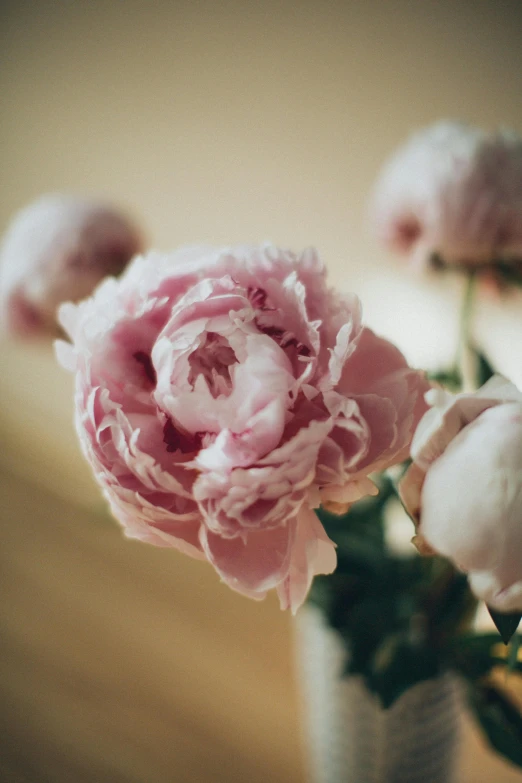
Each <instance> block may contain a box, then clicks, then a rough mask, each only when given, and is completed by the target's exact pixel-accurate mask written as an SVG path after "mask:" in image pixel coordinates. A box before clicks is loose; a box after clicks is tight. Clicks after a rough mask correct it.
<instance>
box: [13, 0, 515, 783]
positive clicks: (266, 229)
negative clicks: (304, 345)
mask: <svg viewBox="0 0 522 783" xmlns="http://www.w3.org/2000/svg"><path fill="white" fill-rule="evenodd" d="M521 32H522V25H521V6H520V2H519V0H503V2H501V3H499V2H498V0H497V1H496V2H494V0H475V2H473V3H466V2H462V3H455V2H452V0H441V1H440V2H431V0H430V1H429V2H426V3H419V2H417V1H416V0H397V2H394V3H385V2H381V0H368V1H367V2H365V3H362V2H357V0H346V2H337V0H323V1H322V2H313V1H312V0H305V1H304V2H303V3H299V4H294V3H285V2H283V3H281V2H275V0H274V1H273V2H271V1H269V2H266V3H254V2H250V0H246V2H242V3H239V2H238V0H225V2H223V3H211V2H206V1H205V0H203V2H201V3H194V2H191V3H189V2H188V1H187V2H185V0H179V1H177V2H170V1H168V0H163V1H162V0H156V1H155V2H151V3H141V2H139V1H138V0H126V1H125V3H122V2H117V0H99V2H96V3H81V2H70V0H39V2H38V3H21V2H19V0H4V2H2V3H1V4H0V50H1V52H2V68H1V69H0V93H1V95H2V123H1V124H0V143H1V145H0V149H1V151H2V152H1V161H0V163H1V176H2V188H1V189H0V222H1V226H2V227H3V226H5V225H6V223H7V220H8V218H9V217H10V215H11V214H12V213H13V212H14V211H15V210H16V209H18V208H20V207H21V206H23V205H24V204H25V203H27V202H28V201H30V200H31V199H33V198H35V197H37V196H38V195H39V194H41V193H42V192H46V191H52V190H72V191H80V192H88V193H95V194H102V195H103V196H105V197H107V198H110V199H113V200H115V201H116V202H118V203H123V204H126V205H127V206H128V207H129V208H130V209H131V210H132V211H133V212H134V213H135V214H136V215H137V217H138V218H140V219H141V220H142V222H143V224H144V226H145V228H146V230H147V231H148V234H149V238H150V242H151V244H153V245H155V246H157V247H160V248H168V247H173V246H176V245H178V244H181V243H187V242H201V241H209V242H213V243H233V242H237V241H254V242H255V241H263V240H265V239H267V238H269V239H271V240H273V241H274V242H277V243H281V244H283V245H286V246H291V247H294V248H296V249H298V248H301V247H304V246H306V245H307V244H315V245H317V246H318V248H319V250H320V252H321V254H322V256H323V257H324V259H325V261H326V262H327V264H328V266H329V269H330V273H331V279H332V281H333V282H334V283H335V284H336V285H338V286H339V287H342V288H343V289H344V290H355V291H357V292H359V293H360V294H361V296H362V298H363V303H364V309H365V313H366V317H367V320H368V321H369V322H370V323H371V324H373V325H374V326H376V327H377V328H378V329H379V331H381V332H384V333H385V334H388V335H389V336H391V337H393V338H394V339H395V340H396V341H397V342H398V343H399V344H400V345H401V347H402V348H403V349H404V350H405V352H406V353H407V355H408V357H409V358H410V359H411V361H412V362H414V363H416V364H418V365H422V366H428V365H430V366H433V365H435V364H437V363H438V362H439V361H442V360H444V359H447V358H448V356H451V353H452V351H453V344H454V338H455V331H456V327H457V315H456V313H457V310H456V307H457V303H458V291H457V290H456V287H455V286H453V285H448V286H446V284H444V283H441V284H437V285H435V284H433V283H428V282H422V281H413V280H412V279H410V278H409V276H408V275H407V274H405V273H401V272H398V271H394V270H393V267H392V266H391V265H389V263H388V265H387V260H386V259H385V257H384V255H383V253H382V252H381V251H380V250H379V249H378V248H377V247H376V246H375V243H374V242H373V241H372V239H371V237H370V235H369V232H368V229H367V219H366V204H367V199H368V195H369V192H370V190H371V186H372V183H373V180H374V177H375V175H376V172H377V170H378V168H379V166H380V164H381V162H382V160H383V158H384V156H385V155H387V154H388V153H389V152H390V151H391V150H392V149H393V148H394V146H395V145H396V144H398V143H399V142H400V141H402V139H403V138H404V137H405V135H406V134H408V133H409V132H410V131H411V130H412V129H414V128H416V127H419V126H422V125H423V124H426V123H429V122H432V121H434V120H436V119H438V118H439V117H447V116H449V117H462V118H464V119H468V120H470V121H472V122H476V123H478V124H481V125H483V126H485V127H492V126H495V125H497V124H499V123H503V124H506V125H511V126H514V127H516V128H518V130H519V131H522V104H521V103H520V96H519V92H520V78H521V76H522V54H521V52H522V50H521V48H520V43H519V42H520V33H521ZM521 329H522V307H521V305H520V300H519V299H513V300H511V301H509V302H508V301H502V302H499V301H494V300H489V301H484V302H482V303H481V304H480V307H479V308H478V310H477V313H476V330H477V336H479V337H480V339H481V341H482V342H483V343H484V344H485V345H487V348H488V353H489V355H490V357H491V358H492V359H493V360H494V361H495V363H496V364H497V366H498V367H499V368H500V369H502V370H503V371H504V372H505V373H507V374H508V375H510V376H511V377H512V378H513V379H514V380H516V381H517V382H519V383H522V341H521V340H520V334H521ZM71 400H72V394H71V379H70V378H69V377H68V376H67V375H66V374H65V373H64V372H63V371H61V370H59V369H57V368H56V365H55V363H54V359H53V356H52V351H51V349H50V348H49V347H48V346H45V345H39V346H38V345H28V346H23V345H16V344H12V343H9V342H6V341H4V342H3V343H0V444H1V447H0V493H1V502H0V525H1V536H2V547H1V549H0V579H1V591H0V639H1V641H0V692H1V696H2V700H1V701H2V707H1V711H0V783H236V781H237V783H243V781H249V783H265V782H266V781H270V783H272V782H273V783H283V782H284V783H303V781H304V766H303V763H302V753H301V743H300V739H299V727H298V707H297V692H296V686H295V679H294V670H293V665H292V661H293V648H292V626H291V618H290V617H289V616H288V615H285V614H283V613H281V612H280V611H279V608H278V606H277V605H276V602H275V601H274V600H272V599H269V600H267V601H266V602H264V603H261V604H257V603H254V602H251V601H248V600H247V599H244V598H241V597H240V596H237V595H235V594H234V593H232V592H231V591H230V590H228V589H227V588H225V587H223V586H222V585H221V584H220V583H219V581H218V579H217V577H216V576H215V575H214V574H213V572H212V571H211V569H210V568H207V567H206V566H205V564H202V563H198V562H194V561H191V560H189V559H188V558H184V557H183V556H181V555H179V554H178V553H176V552H169V551H166V550H158V549H154V548H152V547H148V546H145V545H141V544H138V543H135V542H129V541H126V540H125V539H124V538H123V537H122V536H121V533H120V531H119V529H118V527H117V526H116V525H115V524H114V523H112V522H111V521H110V520H109V519H108V517H107V516H106V514H105V511H104V507H103V504H102V503H101V501H100V499H99V495H98V492H97V490H96V489H95V488H94V486H93V483H92V480H91V478H90V475H89V472H88V470H87V467H86V466H85V465H84V463H83V460H82V457H81V455H80V453H79V450H78V446H77V443H76V439H75V435H74V432H73V428H72V424H71V420H72V408H71ZM492 780H495V781H496V783H512V782H513V783H515V781H522V773H520V772H519V771H514V770H512V769H511V768H510V767H509V766H508V765H507V764H504V763H503V762H501V761H499V760H498V759H496V758H494V757H493V756H492V755H491V754H490V753H489V752H488V751H487V750H486V749H485V747H484V745H483V743H482V741H481V739H480V738H479V737H478V735H477V734H476V733H475V732H474V730H473V729H472V728H471V727H470V725H469V724H466V729H465V741H464V743H463V758H462V764H461V775H460V780H459V783H486V782H487V783H490V781H492Z"/></svg>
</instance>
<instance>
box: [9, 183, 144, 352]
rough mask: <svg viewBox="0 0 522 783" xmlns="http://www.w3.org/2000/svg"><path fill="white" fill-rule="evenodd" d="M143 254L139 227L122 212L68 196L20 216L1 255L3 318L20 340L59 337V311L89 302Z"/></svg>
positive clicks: (50, 199) (42, 201) (38, 204)
mask: <svg viewBox="0 0 522 783" xmlns="http://www.w3.org/2000/svg"><path fill="white" fill-rule="evenodd" d="M142 249H143V245H142V237H141V235H140V233H139V231H138V230H137V229H136V227H135V226H134V225H133V224H132V223H131V222H130V220H129V219H128V218H126V217H125V216H124V215H122V214H121V213H120V212H119V211H117V210H115V209H113V208H111V207H109V206H107V205H105V204H102V203H99V202H97V201H87V200H82V199H79V198H73V197H70V196H64V195H47V196H43V197H42V198H40V199H39V200H38V201H36V202H34V203H33V204H31V205H30V206H28V207H26V208H25V209H23V210H21V212H19V213H18V214H17V215H16V216H15V217H14V219H13V221H12V222H11V225H10V226H9V228H8V230H7V233H6V235H5V239H4V242H3V246H2V249H1V251H0V318H1V321H2V325H3V327H4V329H5V330H6V331H8V332H9V333H11V334H13V335H17V336H32V335H37V334H42V333H49V332H50V333H53V334H56V332H57V323H56V319H57V313H56V310H57V307H58V305H59V304H61V303H62V302H65V301H69V300H72V301H78V300H79V299H83V298H84V297H85V296H89V294H91V292H92V291H93V289H94V288H95V286H96V285H97V284H98V283H99V282H100V280H101V279H102V278H104V277H106V276H107V275H116V274H119V273H120V272H121V271H122V270H123V269H124V268H125V266H126V265H127V263H128V261H129V260H130V259H131V258H132V256H134V255H135V254H136V253H138V252H140V251H141V250H142Z"/></svg>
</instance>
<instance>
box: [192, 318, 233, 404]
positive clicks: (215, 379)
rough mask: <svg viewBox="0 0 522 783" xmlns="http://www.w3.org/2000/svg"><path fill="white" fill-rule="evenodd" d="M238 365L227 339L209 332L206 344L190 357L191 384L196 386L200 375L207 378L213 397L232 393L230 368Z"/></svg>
mask: <svg viewBox="0 0 522 783" xmlns="http://www.w3.org/2000/svg"><path fill="white" fill-rule="evenodd" d="M236 363H237V357H236V354H235V353H234V351H233V350H232V348H231V347H230V345H229V343H228V341H227V340H226V338H225V337H222V336H221V335H220V334H216V333H215V332H207V334H206V337H205V342H204V343H203V345H200V346H199V348H197V349H196V350H195V351H194V352H193V353H192V354H191V355H190V357H189V364H190V373H189V383H191V384H192V385H194V383H195V381H196V378H197V377H198V375H203V377H204V378H205V380H206V382H207V385H208V388H209V390H210V393H211V394H212V396H213V397H218V396H219V395H221V394H223V395H225V396H226V397H228V396H229V395H230V393H231V392H232V379H231V378H230V369H229V368H230V366H231V365H232V364H236Z"/></svg>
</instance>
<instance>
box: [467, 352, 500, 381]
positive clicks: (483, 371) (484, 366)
mask: <svg viewBox="0 0 522 783" xmlns="http://www.w3.org/2000/svg"><path fill="white" fill-rule="evenodd" d="M472 347H473V352H474V354H475V356H476V357H477V384H478V386H483V385H484V384H485V383H486V381H489V379H490V378H491V377H492V376H493V375H495V370H494V369H493V367H492V366H491V364H490V363H489V360H488V359H487V358H486V356H485V354H483V353H482V351H481V350H480V349H479V348H477V347H476V346H472Z"/></svg>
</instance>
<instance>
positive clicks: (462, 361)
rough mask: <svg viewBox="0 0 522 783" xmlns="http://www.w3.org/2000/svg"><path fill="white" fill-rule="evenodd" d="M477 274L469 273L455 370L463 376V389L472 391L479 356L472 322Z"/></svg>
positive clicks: (461, 316) (461, 314)
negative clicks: (474, 347)
mask: <svg viewBox="0 0 522 783" xmlns="http://www.w3.org/2000/svg"><path fill="white" fill-rule="evenodd" d="M476 280H477V276H476V274H475V272H474V271H471V272H469V273H468V275H467V279H466V285H465V290H464V298H463V300H462V308H461V311H460V329H459V345H458V348H457V355H456V357H455V370H456V371H457V373H458V374H459V375H460V378H461V390H462V391H463V392H472V391H475V389H476V388H477V382H476V379H477V357H476V354H475V351H474V350H473V347H472V341H471V331H472V330H471V324H472V314H473V299H474V295H475V289H476Z"/></svg>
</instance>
